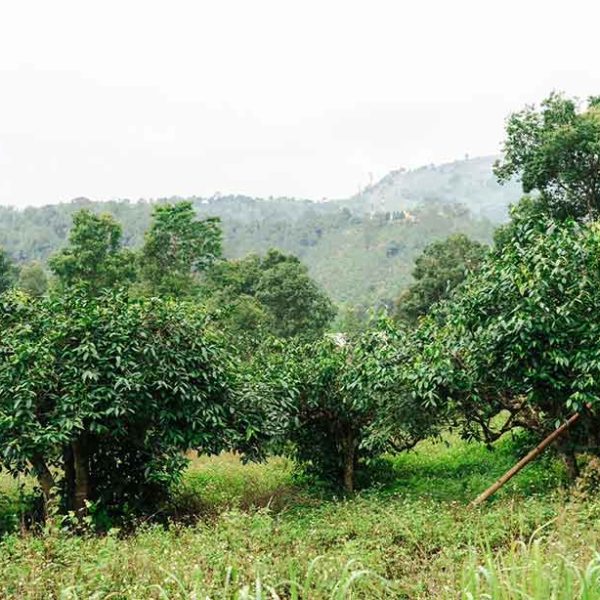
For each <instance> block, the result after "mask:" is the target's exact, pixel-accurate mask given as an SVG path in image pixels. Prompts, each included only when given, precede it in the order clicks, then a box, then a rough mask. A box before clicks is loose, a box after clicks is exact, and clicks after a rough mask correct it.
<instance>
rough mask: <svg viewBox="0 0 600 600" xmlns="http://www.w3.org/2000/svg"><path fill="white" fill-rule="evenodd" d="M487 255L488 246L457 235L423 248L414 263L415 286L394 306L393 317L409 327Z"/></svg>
mask: <svg viewBox="0 0 600 600" xmlns="http://www.w3.org/2000/svg"><path fill="white" fill-rule="evenodd" d="M486 252H487V246H485V245H484V244H481V243H480V242H477V241H474V240H471V239H469V238H468V237H467V236H466V235H464V234H462V233H458V234H455V235H451V236H450V237H448V238H446V239H445V240H442V241H438V242H433V243H431V244H429V245H428V246H426V247H425V249H424V250H423V253H422V254H421V255H420V256H419V257H418V258H417V260H416V261H415V268H414V270H413V273H412V274H413V277H414V278H415V280H416V281H415V283H414V284H412V285H411V286H410V287H409V288H408V289H407V290H406V291H404V292H403V293H402V294H401V295H400V297H399V298H398V300H397V302H396V316H397V318H398V319H401V320H402V321H405V322H406V323H409V324H411V325H414V324H416V322H417V320H418V318H419V317H421V316H423V315H425V314H427V312H428V311H429V309H430V308H431V307H432V306H433V305H434V304H435V303H437V302H439V301H440V300H443V299H444V298H447V297H448V296H449V295H450V293H451V292H452V291H453V290H454V289H455V288H456V287H457V286H458V285H459V284H460V283H461V282H462V281H463V280H464V279H465V277H466V276H467V275H468V274H469V273H470V272H473V271H476V270H477V269H478V268H479V266H480V265H481V262H482V260H483V258H484V256H485V254H486Z"/></svg>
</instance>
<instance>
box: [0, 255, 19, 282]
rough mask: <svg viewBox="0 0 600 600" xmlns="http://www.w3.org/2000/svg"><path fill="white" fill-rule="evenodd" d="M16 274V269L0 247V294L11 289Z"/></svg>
mask: <svg viewBox="0 0 600 600" xmlns="http://www.w3.org/2000/svg"><path fill="white" fill-rule="evenodd" d="M17 273H18V271H17V268H16V267H15V265H14V264H13V262H12V261H11V260H10V258H9V256H8V254H7V253H6V252H5V250H4V248H2V246H0V294H1V293H2V292H5V291H6V290H8V289H9V288H10V287H12V285H13V284H14V282H15V279H16V276H17Z"/></svg>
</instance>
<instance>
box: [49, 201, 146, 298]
mask: <svg viewBox="0 0 600 600" xmlns="http://www.w3.org/2000/svg"><path fill="white" fill-rule="evenodd" d="M48 264H49V266H50V269H51V270H52V272H53V273H54V274H55V275H56V277H57V278H58V281H59V283H60V285H61V286H62V287H63V288H68V287H72V286H76V285H81V284H84V285H86V286H87V288H88V290H89V291H90V292H91V293H92V294H97V293H99V292H100V291H101V290H103V289H106V288H110V287H114V286H116V285H122V284H124V283H126V282H128V281H131V280H132V279H133V277H134V274H135V260H134V256H133V254H132V252H131V251H130V250H126V249H123V248H122V246H121V226H120V225H119V223H117V221H116V220H115V219H114V218H113V217H112V216H111V215H109V214H103V215H96V214H94V213H93V212H91V211H90V210H88V209H86V208H84V209H81V210H79V211H78V212H76V213H75V214H74V215H73V227H72V229H71V231H70V233H69V245H68V246H67V247H66V248H63V249H62V250H61V251H60V252H58V253H56V254H54V255H53V256H52V257H51V258H50V260H49V261H48Z"/></svg>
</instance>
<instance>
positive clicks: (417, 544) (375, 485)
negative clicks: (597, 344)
mask: <svg viewBox="0 0 600 600" xmlns="http://www.w3.org/2000/svg"><path fill="white" fill-rule="evenodd" d="M524 450H525V447H524V446H523V444H522V443H518V442H516V441H513V440H511V439H504V440H502V441H501V442H499V443H498V444H497V446H496V448H495V449H494V450H493V451H489V450H487V449H486V448H485V447H484V446H482V445H479V444H467V443H465V442H461V441H458V440H455V439H452V440H450V443H449V444H448V443H438V444H434V443H431V442H426V443H422V444H421V445H420V446H419V447H418V448H417V450H416V451H414V452H411V453H407V454H404V455H402V456H399V457H394V458H390V459H388V460H386V461H383V462H381V463H378V464H377V465H374V466H373V468H372V475H371V477H372V478H373V480H374V481H372V485H371V487H370V488H369V489H368V491H365V492H362V493H359V494H357V495H356V496H355V497H353V498H351V499H343V498H335V497H332V496H331V495H327V494H326V493H325V492H324V491H323V490H316V489H315V488H314V487H311V486H310V485H308V484H307V483H306V482H302V480H301V479H299V478H297V477H296V476H295V474H294V469H293V465H292V464H291V463H290V462H289V461H287V460H285V459H280V458H278V459H272V460H271V461H269V462H268V463H267V464H262V465H242V464H240V462H239V461H238V460H237V459H236V458H235V457H232V456H222V457H218V458H211V459H207V458H196V459H194V460H193V461H192V464H191V466H190V469H189V471H188V473H187V475H186V477H185V480H184V482H183V483H182V484H181V485H180V487H179V488H178V489H177V490H176V491H175V496H174V500H173V507H172V508H170V509H169V510H171V511H172V514H173V516H175V517H177V518H178V519H179V523H175V524H172V525H171V526H169V527H166V526H164V525H156V524H150V523H147V524H142V525H141V526H140V527H139V528H138V529H137V531H136V533H135V534H134V535H124V534H123V533H122V532H118V531H112V532H111V533H110V534H108V535H103V536H97V535H93V534H90V535H83V536H74V535H72V534H69V533H66V532H63V531H61V528H60V526H58V525H57V524H56V523H54V524H51V525H50V526H48V527H47V530H46V532H45V533H44V534H41V535H33V534H31V533H28V532H25V531H19V530H18V524H19V506H20V501H19V492H18V488H17V486H16V484H15V482H13V481H12V480H9V479H8V478H7V477H6V476H4V478H3V479H2V481H1V483H0V519H1V521H0V523H2V524H3V525H4V527H5V528H6V527H13V528H14V527H15V526H16V527H17V530H16V531H14V532H13V533H8V534H5V536H4V538H3V540H2V542H0V590H1V592H0V598H19V599H20V598H24V599H26V598H40V599H41V598H61V599H75V598H78V599H82V598H86V599H90V598H94V599H101V598H102V599H103V598H115V599H133V598H135V599H138V598H140V599H141V598H163V599H175V598H186V599H197V600H200V599H203V600H204V599H206V598H211V599H230V598H231V599H233V598H239V599H242V598H248V599H250V598H252V599H255V598H256V599H257V598H261V599H267V598H271V599H273V598H281V599H284V598H285V599H288V598H289V599H294V598H297V599H300V598H302V599H306V598H310V599H325V598H327V599H337V598H407V599H408V598H410V599H413V598H416V599H418V598H464V599H484V598H485V599H489V598H493V599H496V598H498V599H513V598H514V599H521V598H528V599H536V600H537V599H539V600H548V599H550V598H555V599H561V600H562V599H564V600H574V599H586V600H589V599H596V598H598V599H600V557H599V556H598V555H597V554H596V552H595V549H596V548H600V525H599V517H600V499H599V500H598V501H596V500H594V499H593V498H588V499H586V500H585V501H584V500H581V499H577V500H575V499H574V498H570V497H569V496H568V495H567V492H566V491H565V490H564V486H563V483H564V473H563V471H562V467H561V465H560V464H559V463H558V461H556V460H555V459H553V458H552V456H547V457H543V458H542V459H540V460H539V461H538V462H537V463H536V464H534V465H532V466H530V467H527V468H526V469H525V470H524V471H523V472H522V473H521V474H520V475H518V476H517V477H516V478H515V479H514V480H513V481H511V482H510V484H509V485H507V486H506V487H505V488H504V489H502V490H501V491H500V492H499V493H498V495H497V496H496V497H494V498H493V499H492V500H491V501H490V502H489V503H488V504H486V505H485V506H483V507H481V508H478V509H471V508H469V507H468V502H469V500H471V499H472V498H473V497H474V496H475V495H477V493H479V492H480V491H481V490H482V489H484V488H485V487H486V486H487V485H489V484H490V483H492V482H493V481H494V480H495V479H496V478H497V476H499V475H500V474H501V473H502V472H503V471H504V470H505V469H507V468H508V467H509V466H511V465H512V464H513V463H514V462H515V461H516V459H517V458H518V457H519V456H520V454H522V453H523V451H524ZM192 514H193V515H197V518H196V519H195V521H194V522H191V521H190V519H189V516H190V515H192ZM183 516H187V517H188V518H187V519H183V518H182V517H183Z"/></svg>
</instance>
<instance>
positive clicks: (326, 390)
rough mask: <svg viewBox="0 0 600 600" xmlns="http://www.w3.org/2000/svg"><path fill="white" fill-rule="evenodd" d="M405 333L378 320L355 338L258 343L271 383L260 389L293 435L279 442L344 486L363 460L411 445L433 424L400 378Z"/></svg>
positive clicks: (350, 485) (350, 484)
mask: <svg viewBox="0 0 600 600" xmlns="http://www.w3.org/2000/svg"><path fill="white" fill-rule="evenodd" d="M405 340H406V338H405V337H404V335H403V334H402V333H401V332H400V331H399V330H397V329H395V328H394V327H393V326H392V325H391V324H390V323H389V322H384V321H382V322H380V323H379V325H378V326H377V327H376V328H373V329H371V330H369V331H367V332H364V333H362V334H360V335H359V336H357V337H355V338H347V337H346V336H343V335H339V334H338V335H328V336H325V337H324V338H323V339H321V340H318V341H316V342H313V343H309V344H290V343H289V342H286V343H285V344H281V343H280V344H279V346H277V345H276V346H275V348H273V347H271V348H270V349H269V350H268V351H267V350H266V349H265V348H264V347H263V348H262V351H263V353H264V352H266V351H267V352H268V354H267V357H266V360H264V363H263V364H260V363H259V367H258V371H259V372H260V376H261V378H262V380H263V381H265V380H266V381H268V382H269V386H268V387H269V388H270V392H267V391H265V390H263V392H262V397H263V399H264V405H265V406H266V410H267V412H270V413H271V415H272V416H271V421H272V422H274V423H277V424H278V426H279V427H280V430H281V431H280V433H279V435H280V437H282V438H283V439H284V440H286V441H287V442H291V446H290V445H284V449H287V450H288V451H289V452H290V453H291V454H292V456H293V457H294V458H295V459H296V460H298V461H299V462H300V464H302V465H304V466H305V467H306V468H307V470H309V471H311V472H313V473H315V474H317V475H318V476H319V477H321V478H322V479H324V480H326V481H328V482H330V483H332V484H334V485H336V486H339V487H340V488H343V489H344V490H345V491H346V492H348V493H351V492H352V491H354V489H355V486H356V477H357V472H358V470H359V468H360V466H361V465H362V464H363V463H364V460H366V459H368V458H370V457H374V456H377V455H378V454H380V453H381V452H384V451H386V450H393V451H402V450H406V449H408V448H412V447H413V446H414V445H415V444H416V443H417V442H418V441H419V440H420V439H422V438H423V437H424V436H425V435H426V434H428V433H432V432H433V431H434V429H435V427H436V424H435V422H434V421H432V420H431V419H430V418H429V416H428V415H427V414H426V413H424V412H423V411H419V410H415V408H416V406H415V405H414V404H413V402H412V398H411V394H410V393H409V391H408V389H407V388H406V387H405V386H404V385H403V376H404V373H403V368H404V362H405V359H406V353H407V351H408V348H407V346H406V344H405ZM270 407H271V408H270ZM272 407H275V408H274V409H273V408H272ZM271 429H272V428H271Z"/></svg>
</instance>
